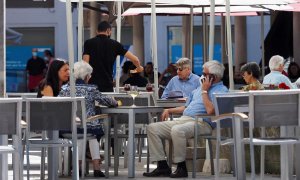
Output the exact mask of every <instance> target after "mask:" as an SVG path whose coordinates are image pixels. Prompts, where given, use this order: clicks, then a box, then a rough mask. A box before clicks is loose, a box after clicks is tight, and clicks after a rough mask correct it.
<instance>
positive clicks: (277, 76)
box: [263, 71, 296, 89]
mask: <svg viewBox="0 0 300 180" xmlns="http://www.w3.org/2000/svg"><path fill="white" fill-rule="evenodd" d="M280 83H285V84H286V85H287V86H289V87H290V88H291V89H295V88H296V87H295V86H294V85H293V84H292V82H291V81H290V79H289V78H288V77H286V76H285V75H283V74H281V72H279V71H271V72H270V73H269V74H268V75H266V76H265V77H264V81H263V84H274V85H276V86H278V85H279V84H280Z"/></svg>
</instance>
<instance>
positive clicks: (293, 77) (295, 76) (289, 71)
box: [288, 62, 300, 79]
mask: <svg viewBox="0 0 300 180" xmlns="http://www.w3.org/2000/svg"><path fill="white" fill-rule="evenodd" d="M293 66H295V67H296V68H297V72H296V74H294V73H293V72H292V67H293ZM288 76H289V78H290V79H297V78H298V77H300V67H299V65H298V64H297V63H296V62H291V63H290V65H289V67H288Z"/></svg>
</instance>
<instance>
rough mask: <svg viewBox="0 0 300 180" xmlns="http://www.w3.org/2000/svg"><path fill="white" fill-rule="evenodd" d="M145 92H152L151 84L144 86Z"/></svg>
mask: <svg viewBox="0 0 300 180" xmlns="http://www.w3.org/2000/svg"><path fill="white" fill-rule="evenodd" d="M146 90H147V91H148V92H151V91H152V90H153V86H152V84H151V83H148V84H147V85H146Z"/></svg>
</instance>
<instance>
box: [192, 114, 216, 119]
mask: <svg viewBox="0 0 300 180" xmlns="http://www.w3.org/2000/svg"><path fill="white" fill-rule="evenodd" d="M215 116H216V115H215V114H197V115H196V116H195V117H196V118H214V117H215Z"/></svg>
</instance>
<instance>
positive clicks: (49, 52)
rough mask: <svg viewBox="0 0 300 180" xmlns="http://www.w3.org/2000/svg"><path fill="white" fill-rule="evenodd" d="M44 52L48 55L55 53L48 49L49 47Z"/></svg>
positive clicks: (51, 55)
mask: <svg viewBox="0 0 300 180" xmlns="http://www.w3.org/2000/svg"><path fill="white" fill-rule="evenodd" d="M44 53H45V55H47V56H50V57H54V56H53V54H52V52H51V51H50V50H48V49H46V50H45V51H44Z"/></svg>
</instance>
